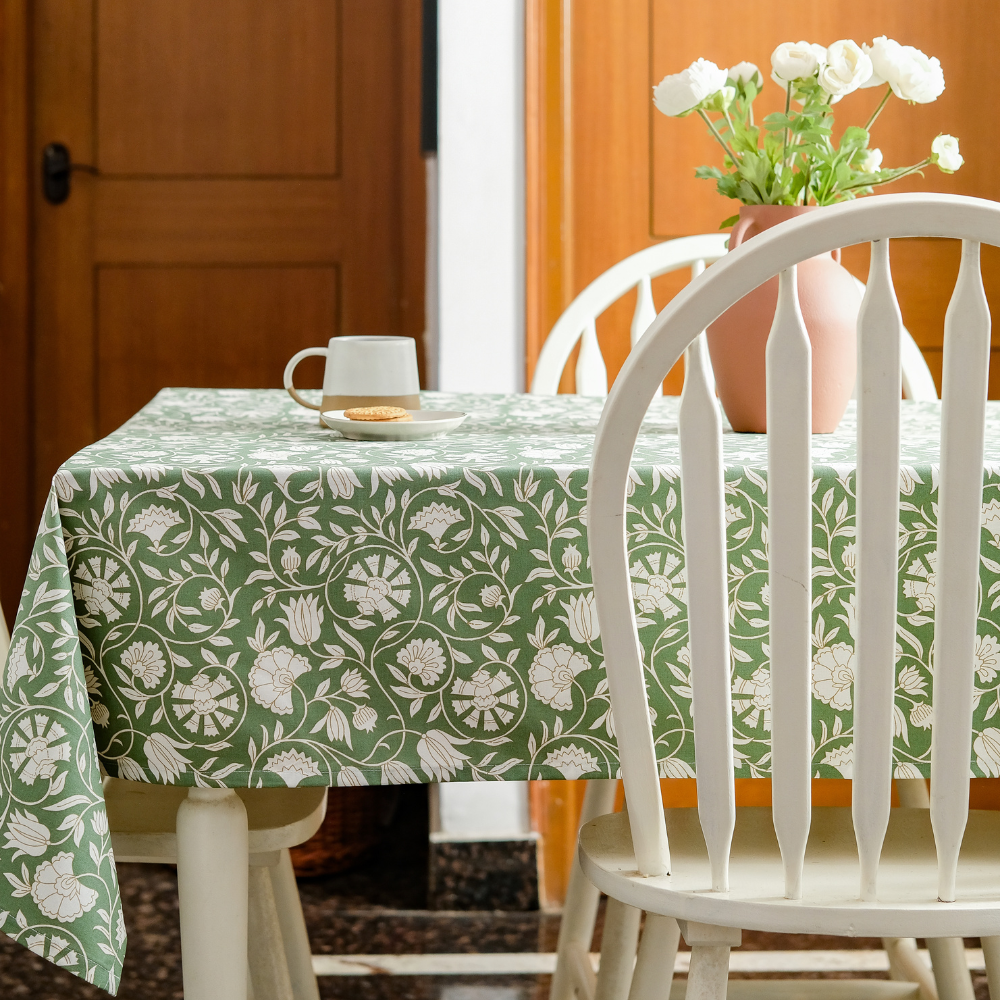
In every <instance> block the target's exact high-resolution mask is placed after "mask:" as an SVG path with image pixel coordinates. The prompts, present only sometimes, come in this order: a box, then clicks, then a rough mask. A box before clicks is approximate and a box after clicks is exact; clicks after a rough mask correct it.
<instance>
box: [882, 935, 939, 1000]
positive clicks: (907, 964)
mask: <svg viewBox="0 0 1000 1000" xmlns="http://www.w3.org/2000/svg"><path fill="white" fill-rule="evenodd" d="M882 947H883V948H884V949H885V952H886V954H887V955H888V956H889V977H890V978H891V979H895V980H896V981H897V982H904V983H916V984H917V985H918V986H919V987H920V1000H938V991H937V985H936V984H935V982H934V973H933V972H932V971H931V968H930V966H928V965H927V963H926V962H925V961H924V960H923V958H922V957H921V956H920V954H919V953H918V952H917V942H916V940H915V939H914V938H882Z"/></svg>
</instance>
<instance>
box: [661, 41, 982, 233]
mask: <svg viewBox="0 0 1000 1000" xmlns="http://www.w3.org/2000/svg"><path fill="white" fill-rule="evenodd" d="M771 69H772V72H771V79H772V80H774V82H775V83H777V84H778V85H779V86H780V87H782V88H783V89H784V91H785V110H784V113H778V114H771V115H768V116H767V117H766V118H764V119H763V121H762V122H761V124H760V125H757V124H756V123H755V121H754V112H753V104H754V101H755V100H756V99H757V96H758V95H759V94H760V91H761V88H762V86H763V79H762V77H761V72H760V70H759V69H758V68H757V67H756V66H755V65H754V64H753V63H750V62H742V63H739V64H737V65H736V66H733V67H732V68H730V69H728V70H725V69H719V67H718V66H716V65H715V63H712V62H709V61H708V60H707V59H698V60H696V61H695V62H693V63H692V64H691V65H690V66H689V67H688V68H687V69H686V70H684V71H683V72H681V73H676V74H674V75H672V76H666V77H664V78H663V79H662V80H661V81H660V83H659V84H658V85H657V86H656V87H655V88H654V90H653V103H654V104H655V105H656V108H657V110H659V111H661V112H662V113H663V114H665V115H669V116H670V117H672V118H683V117H685V116H687V115H690V114H697V115H699V116H700V117H701V118H702V119H703V120H704V122H705V124H706V125H707V126H708V128H709V131H710V132H711V134H712V136H713V137H714V138H715V139H716V141H717V142H718V143H719V145H720V146H721V147H722V149H723V151H724V156H723V161H722V162H723V165H722V168H721V169H720V168H719V167H714V166H704V167H698V169H697V170H696V171H695V174H696V176H698V177H704V178H706V179H712V180H714V181H715V182H716V188H717V190H718V192H719V194H723V195H725V196H726V197H727V198H734V199H736V200H737V201H740V202H742V203H743V204H744V205H809V204H814V205H832V204H834V203H835V202H838V201H845V200H847V199H849V198H854V197H856V196H857V195H863V194H871V192H872V190H873V189H874V188H875V187H877V186H879V185H881V184H889V183H891V182H892V181H897V180H899V179H900V178H901V177H906V176H908V175H910V174H915V173H919V172H920V171H921V170H923V168H924V167H927V166H931V165H935V166H937V167H938V169H939V170H941V171H943V172H944V173H948V174H950V173H954V172H955V171H956V170H958V168H959V167H961V166H962V163H963V160H962V156H961V154H960V153H959V151H958V140H957V139H956V138H955V137H954V136H951V135H945V134H942V135H938V136H937V137H936V138H935V139H934V141H933V142H932V143H931V151H930V154H929V155H928V156H927V157H926V158H925V159H923V160H921V161H920V162H919V163H914V164H912V165H910V166H906V167H895V168H883V167H882V153H881V151H880V150H879V149H877V148H876V149H871V148H870V147H869V142H870V139H871V129H872V126H873V125H874V124H875V121H876V119H877V118H878V116H879V115H880V114H881V113H882V109H883V108H884V107H885V105H886V103H887V102H888V101H889V100H890V99H891V98H892V96H893V95H895V96H896V97H898V98H900V99H901V100H904V101H907V102H909V103H910V104H929V103H931V102H932V101H935V100H937V98H938V97H940V95H941V93H942V92H943V91H944V73H943V72H942V70H941V64H940V63H939V62H938V60H937V59H936V58H934V57H933V56H926V55H924V53H923V52H921V51H920V50H919V49H915V48H913V47H912V46H910V45H900V44H899V42H896V41H893V40H892V39H891V38H886V37H885V36H884V35H883V36H882V37H881V38H876V39H875V40H874V41H873V42H872V44H871V45H862V46H859V45H857V44H856V43H855V42H853V41H851V40H849V39H842V40H841V41H838V42H834V43H833V44H832V45H830V46H829V47H827V48H824V47H823V46H822V45H813V44H810V43H809V42H783V43H782V44H781V45H779V46H778V47H777V48H776V49H775V50H774V52H773V53H772V54H771ZM869 87H885V94H884V95H883V97H882V100H881V101H880V102H879V105H878V107H877V108H876V109H875V111H874V112H873V113H872V115H871V117H870V118H869V119H868V121H867V122H866V123H865V125H864V126H863V127H862V126H858V125H851V126H850V127H848V128H847V129H845V130H844V134H843V135H842V136H841V137H840V141H839V143H836V144H835V143H834V142H833V139H832V135H833V127H832V126H833V107H832V106H833V105H834V104H836V103H837V102H838V101H840V100H841V99H842V98H844V97H846V96H847V95H848V94H851V93H853V92H854V91H856V90H860V89H866V88H869ZM793 103H795V104H798V105H799V107H798V108H793ZM713 114H714V115H716V116H717V117H715V118H714V119H713V118H712V117H711V115H713ZM736 219H737V216H733V217H732V218H730V219H727V220H726V221H725V222H724V223H723V224H722V227H720V228H724V227H726V226H728V225H732V224H733V223H734V222H735V221H736Z"/></svg>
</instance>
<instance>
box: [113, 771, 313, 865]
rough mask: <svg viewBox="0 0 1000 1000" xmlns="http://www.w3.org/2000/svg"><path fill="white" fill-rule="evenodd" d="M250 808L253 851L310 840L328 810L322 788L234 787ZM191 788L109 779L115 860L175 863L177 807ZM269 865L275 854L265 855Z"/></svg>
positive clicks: (248, 819) (256, 853)
mask: <svg viewBox="0 0 1000 1000" xmlns="http://www.w3.org/2000/svg"><path fill="white" fill-rule="evenodd" d="M233 790H234V791H235V792H236V794H237V795H238V796H239V797H240V798H241V799H242V800H243V805H244V806H245V807H246V811H247V826H248V829H249V834H250V854H251V856H254V855H257V856H260V855H265V854H270V853H272V852H276V851H280V850H283V849H284V848H286V847H294V846H296V845H297V844H301V843H302V842H303V841H306V840H308V839H309V838H310V837H311V836H312V835H313V834H314V833H315V832H316V831H317V830H318V829H319V827H320V824H321V823H322V822H323V817H324V816H325V814H326V793H327V789H326V788H323V787H316V786H310V787H307V788H236V789H233ZM187 793H188V790H187V788H184V787H178V786H177V785H153V784H146V783H144V782H141V781H125V780H123V779H121V778H108V779H106V780H105V782H104V802H105V806H106V808H107V811H108V825H109V827H110V829H111V846H112V848H113V849H114V852H115V860H116V861H138V862H176V861H177V832H176V831H177V809H178V807H179V806H180V804H181V803H182V802H183V801H184V799H185V798H187ZM261 860H262V862H263V863H265V864H271V863H273V862H274V861H276V860H277V859H276V858H273V859H267V860H263V859H261Z"/></svg>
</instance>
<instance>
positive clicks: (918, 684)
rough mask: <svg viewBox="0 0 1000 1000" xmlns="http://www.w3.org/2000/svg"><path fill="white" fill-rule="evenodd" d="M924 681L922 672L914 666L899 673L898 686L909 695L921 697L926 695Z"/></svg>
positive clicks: (904, 668)
mask: <svg viewBox="0 0 1000 1000" xmlns="http://www.w3.org/2000/svg"><path fill="white" fill-rule="evenodd" d="M925 683H926V682H925V681H924V678H923V676H922V675H921V673H920V671H919V670H918V669H917V668H916V667H914V666H912V665H911V666H908V667H903V669H902V670H900V672H899V679H898V684H899V687H900V689H901V690H903V691H905V692H906V693H907V694H912V695H920V694H923V693H924V684H925Z"/></svg>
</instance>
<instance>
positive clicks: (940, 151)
mask: <svg viewBox="0 0 1000 1000" xmlns="http://www.w3.org/2000/svg"><path fill="white" fill-rule="evenodd" d="M931 152H932V153H936V154H937V160H936V161H935V162H936V163H937V165H938V168H939V169H941V170H943V171H944V172H945V173H946V174H953V173H954V172H955V171H956V170H958V168H959V167H960V166H961V165H962V164H963V163H965V159H964V158H963V156H962V154H961V153H960V152H959V151H958V139H956V138H955V137H954V136H953V135H939V136H938V137H937V138H936V139H935V140H934V141H933V142H932V143H931Z"/></svg>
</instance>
